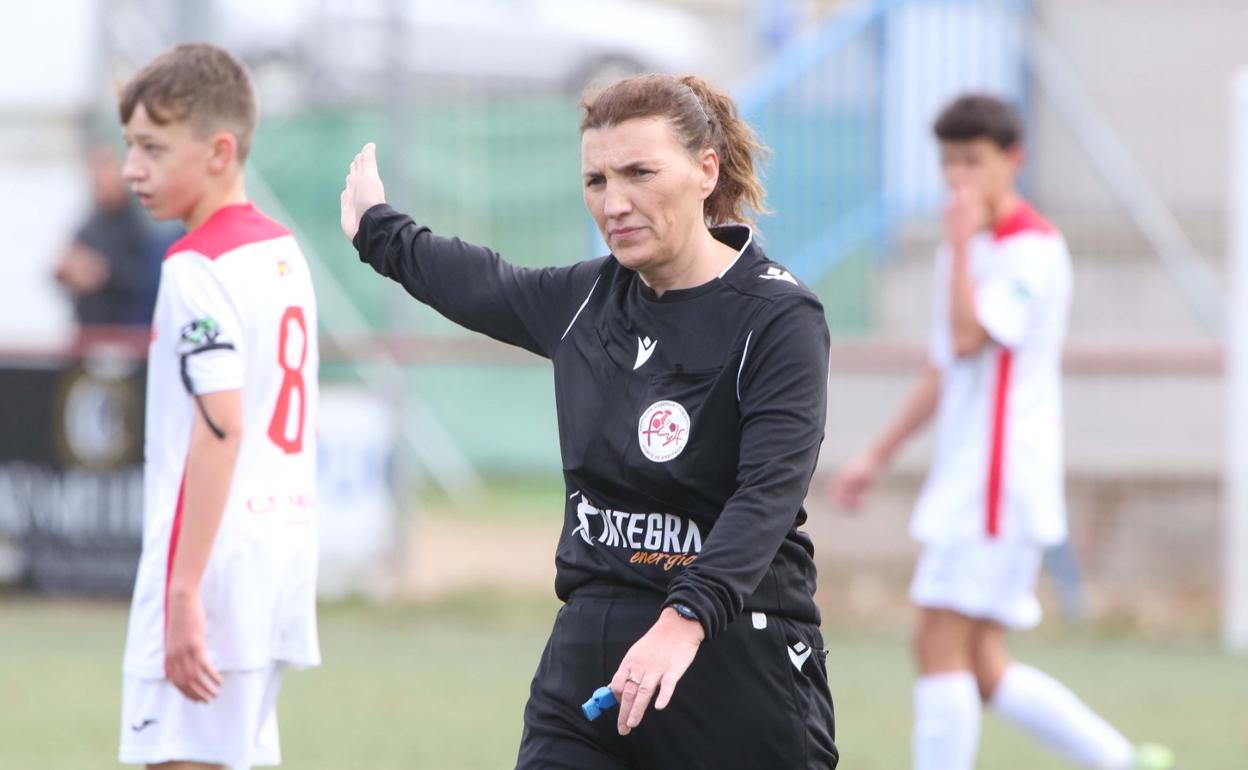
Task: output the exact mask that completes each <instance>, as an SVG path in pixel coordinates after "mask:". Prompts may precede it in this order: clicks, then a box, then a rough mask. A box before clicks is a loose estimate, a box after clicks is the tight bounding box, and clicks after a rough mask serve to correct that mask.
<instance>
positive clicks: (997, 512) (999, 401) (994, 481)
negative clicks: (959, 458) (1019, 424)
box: [987, 350, 1013, 537]
mask: <svg viewBox="0 0 1248 770" xmlns="http://www.w3.org/2000/svg"><path fill="white" fill-rule="evenodd" d="M1012 362H1013V356H1012V355H1011V354H1010V351H1008V350H1002V351H1001V353H1000V355H999V356H998V357H997V397H996V399H995V400H994V402H993V409H992V453H991V454H990V455H989V459H988V521H987V529H988V537H996V536H997V535H998V534H999V533H1000V532H1001V484H1002V480H1003V479H1002V476H1003V466H1004V465H1005V418H1006V407H1007V403H1006V402H1007V400H1008V399H1007V397H1008V396H1009V392H1010V365H1011V363H1012Z"/></svg>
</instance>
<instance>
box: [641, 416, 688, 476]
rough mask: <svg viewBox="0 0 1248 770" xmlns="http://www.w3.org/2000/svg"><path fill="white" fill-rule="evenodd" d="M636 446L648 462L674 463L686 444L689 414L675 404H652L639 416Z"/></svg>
mask: <svg viewBox="0 0 1248 770" xmlns="http://www.w3.org/2000/svg"><path fill="white" fill-rule="evenodd" d="M637 442H638V443H639V444H640V446H641V453H642V454H643V455H645V456H646V459H647V460H650V461H651V462H656V463H665V462H667V461H668V460H672V459H675V458H676V457H677V456H679V455H680V453H681V452H683V451H685V445H686V444H688V443H689V413H688V412H686V411H685V408H684V407H683V406H681V405H680V404H678V403H676V402H675V401H655V402H654V403H653V404H651V405H650V406H648V407H647V408H646V410H645V411H644V412H642V413H641V421H640V422H638V423H637Z"/></svg>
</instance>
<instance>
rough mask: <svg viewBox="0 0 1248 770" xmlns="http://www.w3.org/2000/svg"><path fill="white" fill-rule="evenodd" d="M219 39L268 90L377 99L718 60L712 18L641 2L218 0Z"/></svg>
mask: <svg viewBox="0 0 1248 770" xmlns="http://www.w3.org/2000/svg"><path fill="white" fill-rule="evenodd" d="M222 5H223V6H224V8H223V10H224V11H225V17H226V18H225V19H223V21H225V22H226V23H225V24H223V25H221V33H222V39H223V42H224V43H225V44H226V45H227V46H229V47H230V48H231V49H232V50H234V51H236V52H237V53H239V54H240V55H241V56H242V57H243V58H244V59H246V60H248V61H249V63H250V64H251V66H252V67H253V68H254V69H255V71H256V75H257V79H258V80H260V82H261V88H262V90H268V91H271V90H273V88H274V87H273V86H272V85H267V86H266V83H272V81H274V80H275V79H277V80H278V81H279V82H280V81H281V80H283V79H284V80H286V81H287V83H286V85H285V86H283V87H286V88H292V87H293V88H296V89H297V90H299V91H300V92H302V95H303V96H304V98H308V99H311V100H314V101H320V102H325V101H344V100H345V101H361V100H363V101H375V100H377V99H384V98H387V97H388V96H390V95H392V94H393V93H394V88H396V87H402V86H419V87H428V88H438V87H440V86H442V85H462V84H463V83H464V82H472V83H475V84H480V85H484V86H485V87H488V88H508V87H525V88H540V89H548V90H560V91H564V92H568V91H571V92H578V91H580V90H581V89H582V88H583V87H584V86H585V85H586V84H587V83H588V82H590V81H591V80H594V79H601V78H604V77H608V76H612V75H619V74H626V73H631V72H640V71H657V72H674V73H683V72H698V73H707V74H710V73H709V71H710V70H713V69H714V62H713V60H712V57H713V56H714V53H715V52H714V46H713V45H712V35H711V33H710V31H709V29H708V28H707V26H706V25H705V24H704V23H703V22H702V21H701V20H699V19H698V18H697V17H695V16H693V15H692V14H689V13H686V12H684V11H681V10H679V9H676V8H672V7H669V6H663V5H660V4H658V3H655V2H644V1H643V0H320V2H317V3H303V2H298V1H297V0H269V2H267V3H266V2H261V3H256V2H244V1H243V0H223V3H222Z"/></svg>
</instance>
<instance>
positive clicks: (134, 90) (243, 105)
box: [117, 43, 256, 163]
mask: <svg viewBox="0 0 1248 770" xmlns="http://www.w3.org/2000/svg"><path fill="white" fill-rule="evenodd" d="M140 104H142V105H143V108H144V109H145V110H147V114H148V115H150V116H151V118H152V122H154V123H156V124H157V125H162V126H163V125H165V124H168V123H175V122H176V123H186V124H187V125H189V126H190V127H191V128H192V129H193V130H195V131H196V132H197V133H199V134H200V135H207V134H209V133H211V132H213V131H220V130H225V131H229V132H230V133H231V134H233V135H234V139H235V141H236V142H237V144H238V162H239V163H242V162H243V161H245V160H246V159H247V152H248V150H250V149H251V135H252V134H253V133H254V132H255V130H256V94H255V91H254V90H253V88H252V85H251V79H250V78H249V77H248V76H247V70H246V69H244V68H243V65H242V64H240V63H239V62H238V60H237V59H235V58H234V57H233V56H230V55H229V54H228V53H226V52H225V51H223V50H222V49H220V48H218V47H216V46H214V45H209V44H207V43H184V44H182V45H179V46H176V47H174V48H172V49H170V50H168V51H166V52H164V53H163V54H161V55H160V56H157V57H156V58H155V59H153V60H152V62H151V63H150V64H148V65H147V66H146V67H144V68H143V69H141V70H139V72H138V74H136V75H135V76H134V77H133V78H131V79H130V82H129V83H127V84H126V85H125V87H124V88H123V89H122V91H121V96H120V98H119V99H118V102H117V111H118V113H119V114H120V116H121V122H122V124H123V125H124V124H126V123H129V122H130V116H132V115H133V114H134V108H135V107H137V106H138V105H140Z"/></svg>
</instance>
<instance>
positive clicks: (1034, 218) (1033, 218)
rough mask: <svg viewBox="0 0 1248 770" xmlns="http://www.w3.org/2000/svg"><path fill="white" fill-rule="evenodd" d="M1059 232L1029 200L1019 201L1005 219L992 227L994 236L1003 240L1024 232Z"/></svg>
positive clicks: (1044, 233)
mask: <svg viewBox="0 0 1248 770" xmlns="http://www.w3.org/2000/svg"><path fill="white" fill-rule="evenodd" d="M1056 232H1057V228H1056V227H1054V226H1053V225H1051V224H1049V222H1048V220H1046V219H1045V218H1044V217H1042V216H1040V215H1039V214H1037V213H1036V210H1035V209H1033V208H1032V207H1031V204H1029V203H1027V201H1019V203H1018V206H1016V207H1015V208H1014V211H1012V212H1011V213H1010V215H1009V216H1007V217H1006V218H1005V219H1002V220H1001V221H1000V222H998V223H997V225H996V227H994V228H993V229H992V237H993V238H996V239H997V240H998V241H1003V240H1005V239H1006V238H1009V237H1010V236H1011V235H1021V234H1022V233H1039V234H1040V235H1053V234H1054V233H1056Z"/></svg>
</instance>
